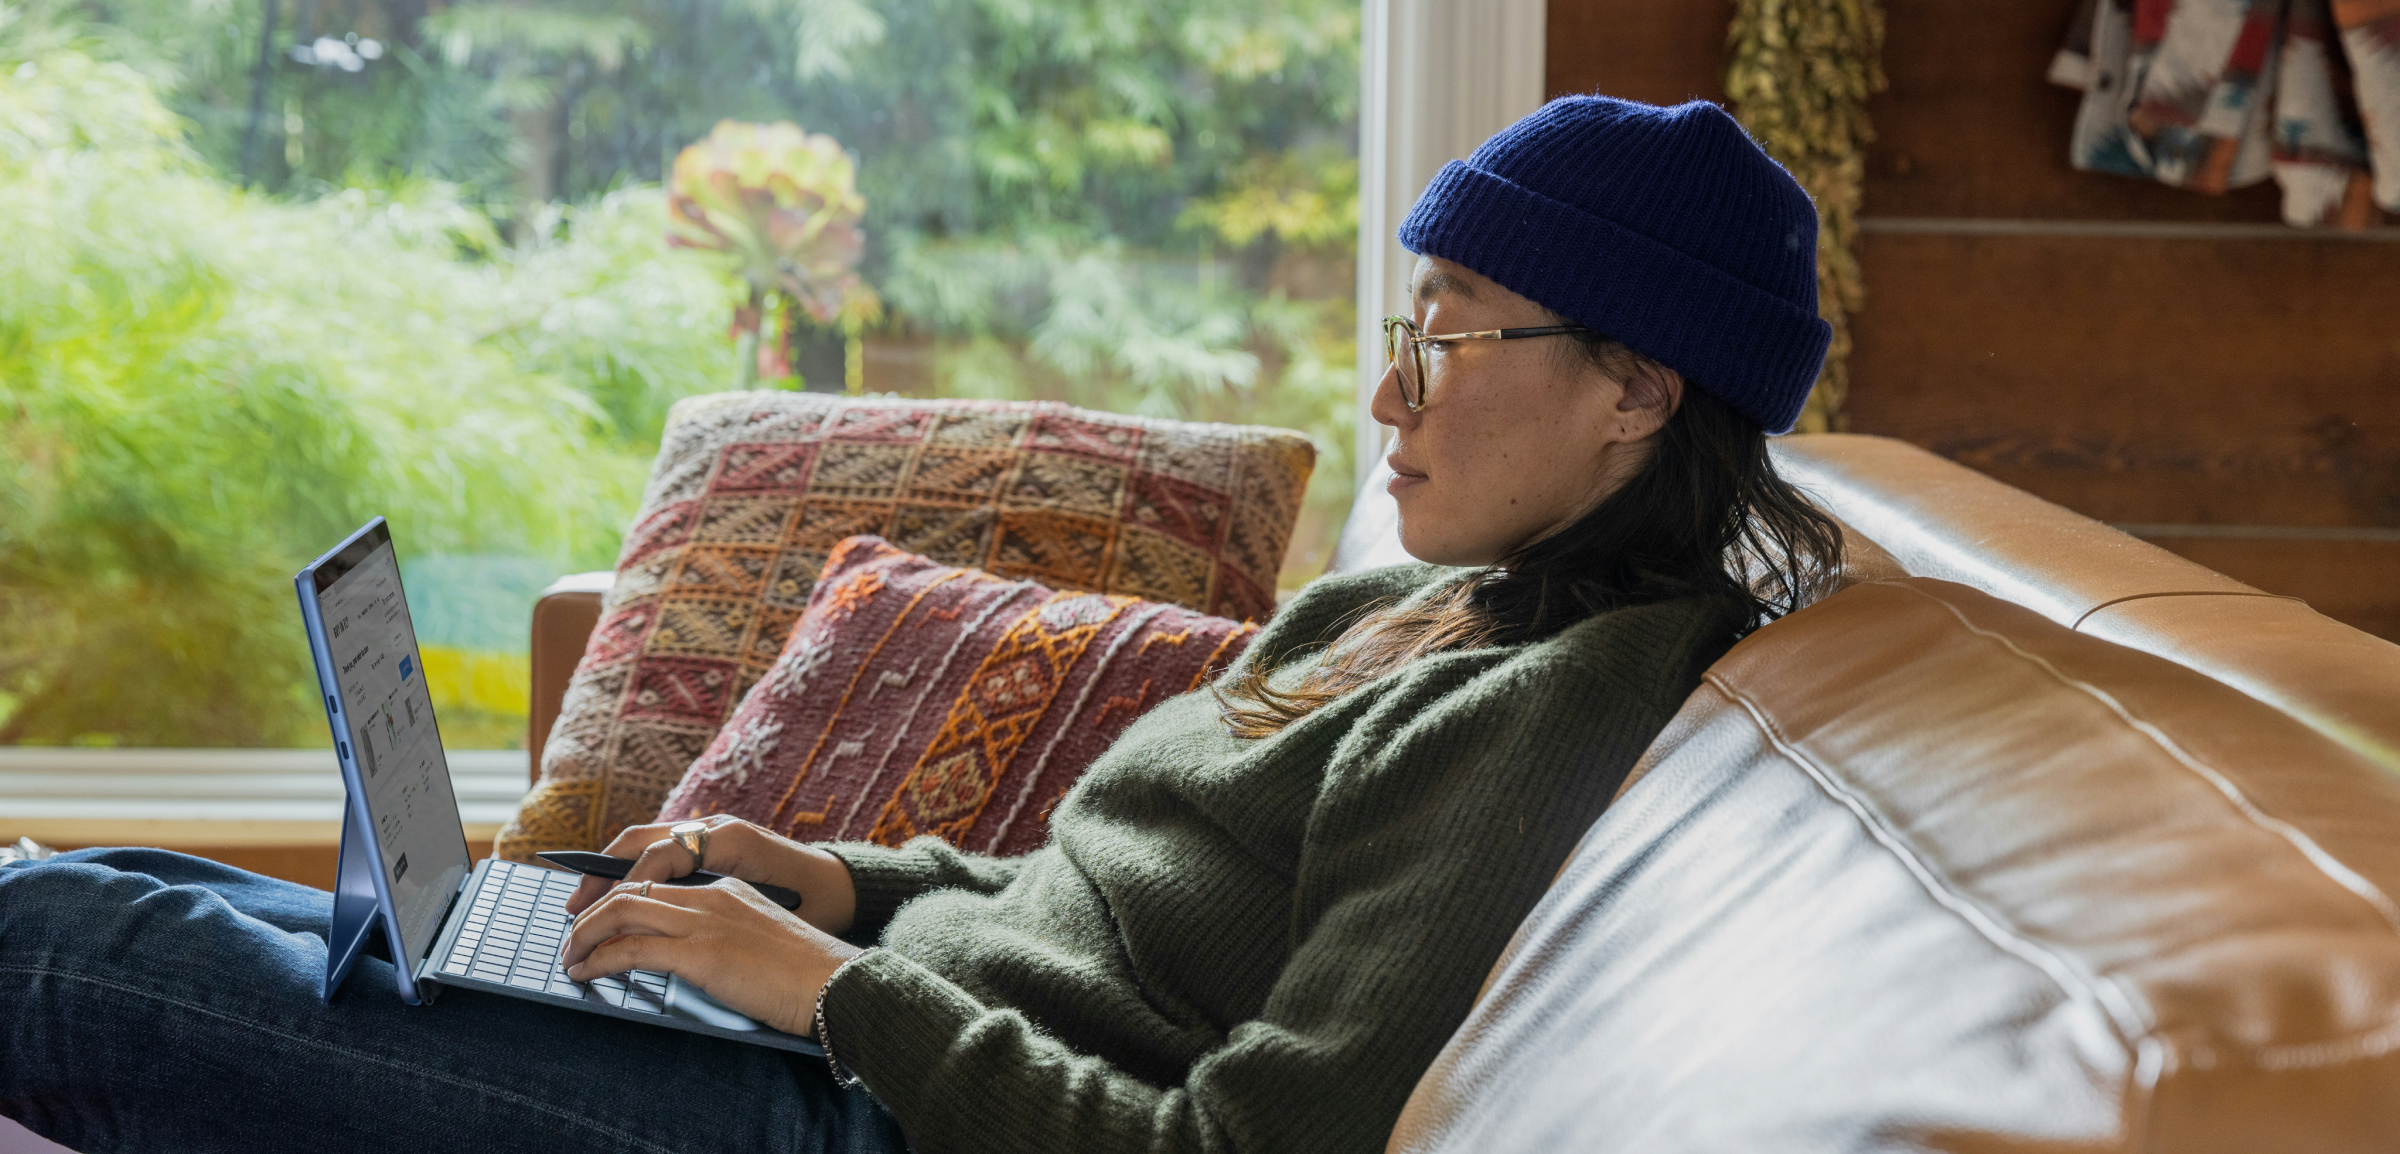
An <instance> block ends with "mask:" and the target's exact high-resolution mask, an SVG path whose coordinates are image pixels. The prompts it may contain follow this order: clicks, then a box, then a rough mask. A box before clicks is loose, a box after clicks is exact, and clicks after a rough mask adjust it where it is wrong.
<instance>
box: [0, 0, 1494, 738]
mask: <svg viewBox="0 0 2400 1154" xmlns="http://www.w3.org/2000/svg"><path fill="white" fill-rule="evenodd" d="M18 13H19V14H18V15H17V16H16V18H15V19H14V20H13V21H12V22H10V23H8V24H6V25H5V26H0V232H5V234H6V237H5V240H6V243H5V244H0V744H8V743H20V744H35V745H41V744H53V745H56V744H96V745H137V746H138V745H157V746H202V745H211V746H272V745H295V746H320V745H323V744H324V743H325V740H326V738H325V730H324V722H323V717H322V713H321V711H320V710H319V709H318V708H317V707H316V706H315V695H314V693H313V692H312V691H311V688H310V684H309V682H310V678H309V674H308V671H307V668H306V653H305V647H304V645H303V643H302V641H301V639H300V636H299V630H298V623H297V614H296V612H295V610H294V607H293V605H292V593H291V585H290V576H291V574H292V573H293V572H294V571H295V570H297V569H298V567H299V566H300V565H301V564H303V563H305V562H306V561H307V560H308V559H309V558H310V557H312V556H314V555H315V554H316V553H317V552H318V551H320V550H321V549H322V548H324V547H325V546H326V545H328V544H330V543H331V542H333V541H335V540H336V539H338V538H339V537H340V536H341V535H342V534H343V533H345V532H347V531H348V530H349V529H351V528H353V527H355V526H356V525H357V524H358V523H360V522H362V521H364V520H365V519H366V518H367V517H368V516H371V515H374V514H378V513H380V514H384V515H386V516H388V517H390V518H391V521H392V524H393V527H394V534H395V536H396V538H397V539H398V542H399V544H400V546H401V549H402V553H403V556H404V557H405V558H406V559H407V567H406V571H405V582H406V584H407V586H408V589H409V594H410V601H411V603H412V607H413V609H414V613H415V616H416V620H417V624H418V630H419V635H420V638H421V639H422V640H423V642H424V643H425V645H426V658H427V673H428V677H429V680H430V681H431V682H432V684H433V687H434V689H435V691H436V694H437V696H436V701H437V706H438V707H439V709H440V710H441V713H440V716H441V721H442V726H443V729H444V732H445V738H446V740H447V741H448V743H449V744H450V745H451V746H453V747H457V748H477V747H499V746H510V745H516V744H519V743H520V742H521V741H522V736H523V735H522V729H523V719H524V710H525V678H524V645H525V636H526V617H527V613H528V611H529V608H530V604H531V600H532V597H533V594H534V593H535V592H536V591H537V590H538V589H539V588H540V587H541V586H542V585H543V584H544V583H545V582H546V581H547V580H548V578H549V577H550V576H552V575H554V574H557V573H560V572H566V571H571V570H576V569H590V568H602V567H606V565H607V564H608V563H609V562H610V561H611V560H612V558H613V556H614V552H615V548H616V544H617V541H618V537H619V534H620V533H621V531H622V529H623V527H624V524H625V522H626V520H627V518H628V516H629V515H630V513H631V511H632V509H633V507H634V505H635V503H636V501H637V499H638V496H639V490H640V487H641V484H642V481H643V478H644V476H645V475H646V471H647V467H648V462H649V459H650V457H651V455H652V453H653V452H654V451H655V448H656V440H657V436H658V432H659V427H660V424H661V422H662V420H663V418H664V414H665V411H666V408H667V406H668V405H669V404H671V403H672V402H673V401H674V400H676V399H678V398H680V397H683V396H688V395H692V394H696V393H701V392H708V391H713V390H717V389H722V388H727V387H731V386H732V385H733V384H734V383H735V382H736V381H737V380H740V379H742V378H741V376H740V374H739V373H738V372H737V364H736V359H737V358H736V356H735V346H734V343H733V341H732V340H730V339H729V337H728V327H729V324H730V322H731V320H732V319H733V316H734V313H735V308H736V306H737V305H739V304H741V303H742V300H741V297H740V295H739V294H737V293H736V292H735V291H734V290H733V289H732V288H731V287H730V286H729V285H728V284H727V283H726V282H725V281H724V280H723V279H722V278H720V277H719V276H718V274H717V273H716V272H714V271H713V270H712V269H710V268H709V267H708V266H707V265H705V264H703V263H700V262H697V261H695V260H692V259H689V257H688V254H683V253H678V252H674V251H670V250H669V249H668V248H667V246H666V245H665V244H664V242H663V231H664V227H665V215H664V211H665V210H664V196H663V193H662V192H661V190H660V188H659V183H660V181H661V180H662V179H664V177H665V175H666V173H667V172H668V169H669V166H670V165H671V164H672V162H673V160H674V158H675V156H676V154H677V153H678V151H679V150H680V149H682V148H683V147H684V146H686V145H689V144H691V143H693V142H694V141H697V140H699V139H701V138H702V137H704V136H706V135H707V134H708V133H709V131H710V129H711V127H712V126H713V125H714V124H715V123H716V122H717V121H718V120H720V119H733V120H739V121H755V122H774V121H792V122H796V123H798V124H799V125H800V126H802V127H803V128H805V129H807V130H808V131H811V132H821V133H826V134H829V135H831V136H832V137H833V138H834V139H835V140H837V141H838V142H839V143H840V145H841V147H842V148H843V149H844V150H846V151H847V152H848V153H849V154H851V155H852V156H854V157H855V158H856V163H857V173H858V176H857V181H858V187H859V190H860V191H861V193H863V195H864V197H865V200H866V207H865V217H864V225H865V229H866V233H867V247H866V250H865V255H864V258H863V261H862V263H861V265H860V271H861V273H862V275H863V278H864V281H865V283H866V284H867V285H868V286H869V287H871V288H872V290H873V291H874V293H875V295H876V297H877V298H878V299H879V300H880V302H881V305H882V316H881V318H880V319H879V320H876V321H874V322H873V323H870V324H865V325H863V326H859V327H855V329H854V330H846V329H844V328H842V327H839V326H823V327H819V326H814V325H809V324H800V325H795V326H793V328H792V330H791V333H790V339H789V341H788V342H785V341H782V340H780V339H778V341H777V352H778V353H779V354H780V355H779V356H778V357H771V358H769V360H770V361H771V362H772V364H771V367H773V368H775V369H777V370H784V369H788V370H789V373H790V375H788V376H781V377H780V379H779V380H774V381H770V382H768V383H769V384H780V385H782V386H784V387H807V388H820V389H844V388H852V387H858V388H864V389H866V390H870V391H878V392H881V391H893V392H899V393H904V394H909V395H918V396H1008V397H1044V398H1055V399H1060V400H1066V401H1070V402H1073V403H1076V404H1081V405H1087V406H1092V407H1097V408H1106V409H1112V410H1119V411H1131V412H1140V413H1145V414H1152V415H1159V416H1175V417H1186V418H1192V419H1202V420H1238V421H1245V422H1257V423H1268V424H1277V425H1284V426H1288V427H1293V428H1299V429H1303V430H1306V431H1308V432H1310V433H1312V434H1313V435H1314V436H1315V437H1316V438H1317V440H1318V443H1319V445H1320V447H1321V450H1322V451H1321V455H1320V459H1319V462H1318V467H1317V479H1316V481H1315V482H1314V484H1313V486H1312V489H1311V493H1310V497H1309V503H1308V506H1307V512H1306V514H1305V515H1304V518H1303V521H1302V523H1301V526H1300V529H1299V531H1298V533H1297V534H1296V535H1295V539H1294V543H1293V548H1292V553H1291V557H1290V560H1289V562H1288V563H1287V567H1286V570H1285V581H1286V583H1287V584H1297V583H1299V582H1300V581H1302V580H1305V579H1306V578H1308V577H1310V576H1312V575H1313V574H1314V573H1315V572H1316V571H1317V570H1319V569H1321V568H1322V566H1323V564H1324V563H1325V560H1326V556H1327V553H1328V551H1329V549H1330V546H1331V543H1332V540H1333V537H1334V534H1335V533H1336V532H1337V531H1338V528H1339V525H1338V521H1339V518H1340V515H1341V511H1342V510H1343V509H1344V508H1345V507H1346V506H1347V504H1348V500H1349V493H1350V485H1351V482H1352V478H1353V468H1354V464H1355V462H1354V456H1355V455H1356V451H1355V449H1354V446H1355V445H1356V444H1357V441H1356V439H1355V438H1354V435H1353V421H1354V409H1355V380H1356V375H1355V372H1354V359H1353V358H1354V350H1355V348H1356V342H1355V338H1354V333H1355V332H1356V327H1355V325H1356V322H1357V320H1358V318H1357V316H1356V313H1355V308H1354V305H1353V301H1354V299H1355V294H1354V291H1353V286H1354V269H1353V263H1354V250H1355V246H1356V242H1355V238H1356V236H1357V223H1356V220H1357V218H1356V215H1355V212H1356V210H1355V208H1354V204H1355V201H1356V198H1357V191H1358V179H1359V167H1358V161H1357V156H1358V149H1357V127H1356V125H1357V121H1358V94H1359V92H1360V85H1359V80H1358V60H1359V44H1360V30H1361V24H1360V20H1361V15H1360V10H1359V8H1358V5H1357V3H1356V0H1161V2H1159V3H1153V4H1146V5H1125V4H1118V3H1114V2H1111V0H1021V2H1019V3H1010V4H999V3H990V2H982V0H875V2H868V0H769V2H766V3H759V2H757V0H744V2H741V3H724V2H720V0H633V2H632V3H629V4H627V3H609V4H601V3H594V2H587V0H561V2H555V3H545V4H541V5H516V4H507V3H497V2H477V3H452V4H441V3H439V2H438V0H437V2H435V3H430V4H428V3H424V2H422V0H103V2H100V3H87V4H79V5H66V4H57V3H53V4H48V5H42V4H37V5H35V6H34V7H33V8H31V9H20V10H18ZM1537 43H1538V41H1537ZM1537 71H1538V70H1537ZM745 363H748V362H745Z"/></svg>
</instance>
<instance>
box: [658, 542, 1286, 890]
mask: <svg viewBox="0 0 2400 1154" xmlns="http://www.w3.org/2000/svg"><path fill="white" fill-rule="evenodd" d="M1257 632H1258V627H1257V626H1256V625H1252V624H1246V623H1240V622H1235V621H1230V620H1227V619H1225V618H1223V617H1210V616H1206V615H1203V614H1199V613H1194V612H1192V611H1191V610H1189V609H1184V608H1181V607H1179V606H1174V605H1168V604H1164V603H1162V602H1157V601H1145V600H1142V599H1141V598H1138V597H1120V596H1110V595H1107V594H1099V593H1078V592H1071V591H1060V590H1054V589H1050V588H1048V587H1046V586H1043V585H1040V584H1037V583H1035V582H1032V581H1012V580H1009V579H1007V578H1004V577H996V576H993V575H992V574H989V573H984V572H980V571H978V570H974V569H960V568H956V567H953V566H948V565H943V564H940V563H939V562H936V561H934V560H932V559H931V558H928V557H920V556H917V555H915V554H912V553H907V552H903V551H902V550H899V549H895V548H893V547H892V546H891V545H889V544H887V543H885V542H884V541H883V540H881V539H879V538H875V537H854V538H851V539H850V540H848V541H845V542H843V543H842V545H841V546H840V548H839V549H837V550H836V551H835V553H834V554H833V558H832V560H830V561H828V562H826V565H825V571H824V573H823V575H822V576H820V577H819V578H818V579H817V588H816V593H815V595H814V596H812V597H811V598H810V600H809V605H808V612H807V613H806V614H805V615H804V616H802V617H801V618H800V623H799V625H797V626H795V627H794V628H793V630H792V638H791V642H790V643H789V644H787V645H785V646H784V649H783V655H782V656H781V657H778V658H777V659H776V661H775V665H774V667H773V668H771V669H769V670H768V671H767V674H766V676H765V677H764V678H762V679H760V681H759V683H758V684H757V685H756V686H753V687H752V688H751V690H750V693H749V695H748V696H746V697H744V698H743V699H742V704H741V707H740V708H738V709H736V710H735V711H734V714H733V717H732V718H731V719H729V720H727V721H726V723H725V726H724V728H722V729H720V730H718V731H717V739H716V741H715V742H714V743H713V744H711V745H710V746H709V747H708V750H707V752H705V753H703V754H701V755H700V759H699V760H698V761H696V762H693V763H692V768H691V770H690V771H689V772H687V773H685V774H684V775H683V782H682V784H680V785H678V786H676V788H675V792H674V794H673V795H672V796H670V797H669V798H668V799H667V804H666V807H665V808H664V809H662V810H660V811H659V815H658V818H659V820H661V821H679V820H682V819H684V818H688V817H700V816H704V815H707V814H712V813H730V814H733V815H735V816H737V817H744V818H748V819H750V820H751V821H754V822H757V823H758V824H760V825H763V826H767V827H768V828H770V829H774V830H776V831H778V832H780V833H783V834H786V835H788V836H791V837H795V838H800V839H803V840H809V841H822V840H829V839H837V838H838V839H844V840H870V841H879V842H882V843H884V844H886V845H899V844H900V843H902V842H904V841H907V840H908V839H909V838H912V837H915V836H917V835H919V834H933V835H936V836H938V837H942V838H945V839H947V840H949V841H950V842H951V843H952V844H954V845H957V846H959V847H961V848H964V849H969V850H973V851H976V852H978V853H996V854H1018V853H1024V852H1025V851H1027V850H1030V849H1034V848H1036V847H1038V846H1040V845H1041V844H1042V842H1043V841H1044V840H1046V839H1047V838H1048V837H1049V816H1050V808H1051V807H1052V806H1053V805H1055V804H1056V803H1057V801H1058V799H1059V798H1060V797H1062V796H1064V795H1065V794H1066V792H1067V787H1069V786H1071V785H1073V784H1075V779H1076V778H1078V777H1081V776H1082V775H1083V771H1084V768H1085V767H1086V766H1089V765H1090V764H1091V763H1092V761H1093V759H1095V758H1097V757H1099V756H1100V753H1101V751H1102V750H1105V749H1107V748H1108V745H1109V743H1110V742H1112V741H1114V740H1116V737H1117V735H1118V734H1119V733H1122V732H1124V730H1125V727H1126V726H1128V725H1130V724H1132V723H1133V719H1134V718H1136V717H1138V716H1140V715H1141V714H1142V713H1143V712H1144V711H1146V710H1148V709H1149V708H1150V707H1152V706H1154V705H1157V704H1158V703H1159V702H1161V701H1164V700H1166V699H1167V698H1169V697H1172V696H1174V695H1176V694H1178V693H1184V692H1188V691H1190V690H1193V689H1197V688H1199V687H1200V686H1201V684H1202V683H1203V682H1205V681H1206V680H1207V679H1208V678H1209V677H1211V676H1213V675H1215V674H1216V672H1217V671H1219V670H1221V669H1223V668H1224V667H1225V665H1226V664H1227V663H1228V662H1230V661H1232V660H1233V658H1234V657H1235V656H1237V655H1238V654H1239V653H1240V652H1241V651H1242V649H1243V648H1244V647H1245V646H1247V645H1248V644H1249V643H1250V639H1251V638H1252V637H1254V636H1256V635H1257Z"/></svg>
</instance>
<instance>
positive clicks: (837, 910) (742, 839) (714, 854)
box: [567, 814, 858, 1004]
mask: <svg viewBox="0 0 2400 1154" xmlns="http://www.w3.org/2000/svg"><path fill="white" fill-rule="evenodd" d="M700 820H702V821H705V822H707V823H708V861H707V862H706V863H695V862H693V861H692V855H691V854H690V852H688V851H686V850H685V849H684V848H683V847H682V846H681V845H678V844H676V842H675V839H673V838H671V837H668V836H667V830H669V829H670V828H673V827H674V826H675V825H676V824H679V823H675V822H658V823H655V824H652V825H637V826H632V827H630V828H628V829H627V830H626V831H625V832H623V833H620V834H618V835H617V838H616V840H615V841H612V842H610V843H608V851H607V852H608V853H610V854H611V855H614V856H616V857H630V858H635V859H637V860H636V861H635V862H634V863H633V868H632V869H629V870H627V871H626V872H625V881H626V883H627V884H629V885H639V884H641V883H642V882H663V881H666V880H667V879H669V878H679V877H682V876H683V875H685V874H688V873H690V872H692V871H693V870H694V869H708V870H711V871H714V872H716V873H721V874H725V875H727V876H729V877H737V878H740V879H742V880H743V881H749V882H767V883H770V884H772V885H779V886H782V887H784V888H786V889H790V890H797V891H799V894H800V909H799V910H798V911H797V912H798V913H799V916H800V919H801V920H803V921H805V922H807V923H808V924H810V925H812V926H815V927H817V928H818V929H820V930H823V931H825V932H826V933H828V934H839V933H844V932H847V931H848V930H849V929H850V922H851V920H852V919H853V917H855V916H856V914H857V912H858V890H857V889H856V888H855V887H853V886H852V885H851V884H850V867H849V866H846V865H843V864H842V859H840V858H838V857H835V856H833V855H832V854H830V853H827V852H825V851H824V850H821V849H818V848H817V847H815V846H812V845H803V844H801V843H799V842H796V841H793V840H792V839H790V838H788V837H784V836H782V835H780V834H777V833H775V832H773V831H771V830H768V829H765V828H763V827H760V826H756V825H752V824H750V823H749V822H746V821H743V820H742V819H740V818H738V817H728V816H726V815H724V814H718V815H716V816H714V817H706V818H702V819H700ZM618 888H620V889H621V888H623V887H618ZM670 888H675V889H681V888H683V887H680V886H678V887H670ZM743 889H744V890H745V891H747V892H755V891H749V890H748V887H746V886H745V887H743ZM608 892H609V882H608V879H606V878H595V877H586V878H584V879H583V883H582V884H581V885H578V886H576V887H575V892H574V893H572V894H570V895H568V896H567V912H568V913H570V914H581V913H583V911H584V910H585V909H586V908H588V907H590V906H591V905H592V903H594V902H596V901H598V900H600V896H601V895H602V894H605V893H608ZM760 900H761V901H764V900H765V899H763V898H762V899H760ZM769 906H770V908H772V907H773V903H769ZM685 976H687V977H689V976H690V975H688V974H687V975H685ZM709 992H710V993H711V994H714V993H715V992H716V991H714V990H711V991H709ZM728 1004H730V1003H728Z"/></svg>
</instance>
